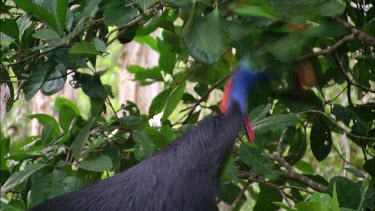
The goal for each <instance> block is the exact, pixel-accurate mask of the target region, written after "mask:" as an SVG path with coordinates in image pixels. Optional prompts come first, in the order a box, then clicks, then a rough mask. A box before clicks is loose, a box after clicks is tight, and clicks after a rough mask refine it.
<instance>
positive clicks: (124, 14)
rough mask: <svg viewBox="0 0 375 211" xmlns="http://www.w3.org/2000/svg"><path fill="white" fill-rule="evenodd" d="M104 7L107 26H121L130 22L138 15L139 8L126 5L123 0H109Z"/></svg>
mask: <svg viewBox="0 0 375 211" xmlns="http://www.w3.org/2000/svg"><path fill="white" fill-rule="evenodd" d="M103 8H104V13H103V16H104V17H105V19H104V23H105V24H106V25H107V26H117V27H121V26H123V25H125V24H127V23H129V21H131V20H132V19H133V18H134V17H135V16H136V15H137V9H135V8H134V7H125V5H124V2H123V1H122V0H113V1H109V3H107V4H106V5H105V6H104V7H103Z"/></svg>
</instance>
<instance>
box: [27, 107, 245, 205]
mask: <svg viewBox="0 0 375 211" xmlns="http://www.w3.org/2000/svg"><path fill="white" fill-rule="evenodd" d="M241 125H242V114H241V112H240V109H239V108H238V105H235V106H234V107H233V108H232V109H231V111H230V112H229V113H227V114H226V115H225V116H223V115H219V116H210V117H207V118H205V119H204V120H203V121H201V122H200V123H199V124H198V125H196V126H195V127H194V128H192V129H191V130H190V131H188V132H187V133H185V134H184V135H182V136H181V137H179V138H177V139H176V140H174V141H173V142H172V143H171V144H170V145H168V146H167V147H166V148H164V149H163V150H162V151H160V152H159V153H157V154H155V155H153V156H152V157H150V158H148V159H146V160H144V161H143V162H141V163H139V164H138V165H136V166H134V167H132V168H130V169H128V170H126V171H123V172H121V173H118V174H116V175H114V176H113V177H110V178H108V179H105V180H102V181H98V182H96V183H93V184H92V185H90V186H88V187H85V188H84V189H82V190H79V191H76V192H72V193H67V194H64V195H62V196H58V197H56V198H53V199H50V200H48V201H46V202H44V203H42V204H40V205H37V206H36V207H33V208H31V210H54V211H60V210H68V211H73V210H95V211H96V210H215V209H217V207H216V194H217V185H218V180H219V175H220V171H221V169H222V166H223V163H224V161H225V160H226V158H227V157H228V155H229V153H230V150H231V148H232V146H233V143H234V141H235V139H236V137H237V136H238V133H239V131H240V129H241Z"/></svg>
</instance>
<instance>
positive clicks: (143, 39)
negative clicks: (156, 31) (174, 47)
mask: <svg viewBox="0 0 375 211" xmlns="http://www.w3.org/2000/svg"><path fill="white" fill-rule="evenodd" d="M133 40H134V41H136V42H139V43H141V44H144V45H147V46H149V47H150V48H151V49H153V50H155V51H156V52H159V48H158V44H157V41H156V40H155V38H153V37H152V36H151V35H144V36H136V37H134V38H133Z"/></svg>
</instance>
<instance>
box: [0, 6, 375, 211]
mask: <svg viewBox="0 0 375 211" xmlns="http://www.w3.org/2000/svg"><path fill="white" fill-rule="evenodd" d="M374 13H375V12H374V3H373V2H372V1H366V0H363V1H356V0H353V1H344V0H299V1H292V0H285V1H278V0H257V1H255V0H254V1H253V0H247V1H245V0H223V1H219V0H218V1H210V0H201V1H199V0H197V1H181V0H167V1H154V0H137V1H127V0H90V1H89V0H69V1H68V0H44V1H43V0H40V1H29V0H13V1H10V0H3V1H1V19H0V21H1V22H0V23H1V52H0V53H1V66H0V68H1V70H0V71H1V72H0V73H1V83H6V84H7V85H8V87H9V89H10V92H11V96H10V99H9V100H8V102H7V111H8V112H10V113H11V112H12V110H11V109H12V105H13V102H14V101H15V100H17V99H19V97H20V95H21V98H20V99H22V101H23V96H24V99H25V100H26V101H29V100H30V99H32V98H33V97H34V95H35V94H36V93H37V92H38V91H41V92H42V93H43V94H44V95H48V96H53V95H54V94H55V93H56V92H58V91H59V90H60V89H62V88H63V87H64V86H74V87H75V88H77V89H81V90H82V91H83V93H84V94H85V95H87V96H88V99H89V102H90V108H89V109H84V108H82V107H78V106H77V105H76V103H75V102H72V101H70V100H69V99H64V98H58V99H56V101H55V103H54V107H53V109H54V111H55V112H56V115H57V118H55V117H53V116H49V115H46V114H35V113H34V114H29V115H28V116H27V117H28V118H29V119H37V120H38V121H39V122H40V123H41V124H43V126H44V127H43V130H42V133H41V134H40V135H38V136H30V135H24V136H22V138H19V137H18V138H17V137H14V136H8V135H7V132H6V130H8V129H9V128H6V127H2V135H1V142H0V143H1V168H0V170H1V171H0V173H1V184H2V187H1V207H2V209H4V210H24V209H26V208H28V207H30V206H33V205H36V204H38V203H41V202H42V201H44V200H46V199H48V198H51V197H54V196H57V195H60V194H63V193H67V192H70V191H74V190H77V189H79V188H82V187H84V186H86V185H88V184H90V183H92V182H94V181H97V180H100V179H104V178H106V177H109V176H111V175H113V174H115V173H117V172H120V171H123V170H126V169H127V168H130V167H131V166H133V165H136V164H137V163H139V162H140V161H142V160H144V159H146V158H147V157H149V156H151V155H152V154H154V153H156V152H158V151H159V150H160V149H162V148H163V147H164V146H166V145H167V144H168V143H170V142H171V141H172V140H174V139H175V138H176V137H178V136H180V135H181V134H182V133H183V132H185V131H187V130H188V129H189V128H191V126H192V125H193V124H195V123H196V122H197V121H198V120H199V117H200V116H201V115H200V113H201V112H205V113H212V112H215V111H216V110H217V104H216V103H212V102H211V103H210V102H209V101H208V97H209V96H210V94H211V93H212V92H213V91H217V90H219V91H220V90H222V89H223V84H224V81H225V80H226V79H227V78H228V76H229V74H230V70H231V69H232V68H233V67H234V66H235V65H236V64H237V62H238V60H239V59H241V58H243V57H248V58H251V59H252V61H253V62H254V63H255V64H256V65H257V66H259V67H260V69H261V70H262V71H268V72H269V74H270V77H271V80H270V81H269V82H264V83H262V84H259V85H258V86H257V87H256V88H255V89H254V90H253V91H252V92H251V94H250V96H249V111H251V112H250V114H249V115H250V120H251V121H252V124H253V126H254V130H255V133H256V140H255V143H254V144H252V143H248V142H247V140H246V138H245V137H244V136H241V137H240V138H238V140H237V142H236V144H235V147H234V149H233V152H232V155H231V157H230V159H228V161H227V162H226V165H225V168H224V170H223V172H222V176H221V182H220V186H219V196H218V202H224V203H225V204H226V205H227V206H228V207H231V208H233V209H235V210H239V209H243V210H248V209H252V210H276V209H278V208H279V207H282V208H283V209H286V210H374V179H373V178H374V174H375V172H374V171H375V170H374V169H375V160H374V145H375V142H374V141H375V137H374V132H375V127H374V119H375V112H374V107H375V105H374V93H375V88H374V81H375V79H374V76H375V68H374V57H375V56H374V47H375V40H374V31H375V19H374ZM157 28H161V29H162V30H163V31H162V33H161V36H160V37H158V38H156V39H155V38H153V37H152V36H150V33H151V32H153V31H154V30H156V29H157ZM130 41H133V42H139V43H142V44H144V45H147V46H149V47H150V48H152V49H154V50H155V51H157V52H158V53H160V58H159V65H158V66H155V67H152V68H144V67H141V66H135V65H133V66H130V67H129V68H128V69H129V71H131V72H132V73H134V76H135V80H137V81H139V82H140V83H141V84H142V85H147V84H151V83H154V82H160V83H162V84H163V87H164V88H163V90H162V92H161V93H160V94H159V95H157V96H156V97H155V98H154V99H153V101H152V104H151V106H150V108H149V112H148V113H140V112H139V110H138V109H137V105H136V104H134V103H131V102H128V103H127V104H126V105H116V104H115V105H114V103H113V102H117V101H115V100H114V96H113V92H112V88H113V87H112V86H111V85H110V84H105V83H103V81H105V80H102V78H103V77H105V76H106V74H114V73H113V72H112V73H111V72H106V71H100V70H99V69H98V68H97V67H98V62H97V60H98V58H100V57H106V56H108V55H109V54H111V53H113V52H111V51H109V50H108V49H109V46H112V45H114V43H117V42H120V43H122V44H125V43H128V42H130ZM68 76H72V79H71V80H70V79H69V77H68ZM187 86H193V87H194V92H195V93H194V94H192V93H191V92H188V89H187V88H186V87H187ZM20 99H19V100H20ZM22 103H27V102H22ZM13 109H14V108H13ZM207 111H209V112H207ZM10 113H8V114H7V115H10ZM159 113H162V117H161V121H160V124H159V125H158V126H156V127H154V126H150V124H149V120H150V119H151V118H153V117H154V116H155V115H156V114H159ZM176 113H179V114H178V115H176ZM12 115H14V116H15V115H16V114H12ZM226 205H223V204H222V205H221V206H220V207H221V208H222V209H224V207H225V206H226Z"/></svg>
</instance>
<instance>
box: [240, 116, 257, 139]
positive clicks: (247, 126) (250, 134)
mask: <svg viewBox="0 0 375 211" xmlns="http://www.w3.org/2000/svg"><path fill="white" fill-rule="evenodd" d="M243 122H244V125H245V130H246V136H247V138H248V139H249V141H251V142H254V140H255V135H254V131H253V127H252V126H251V124H250V121H249V119H248V118H247V117H244V118H243Z"/></svg>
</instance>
